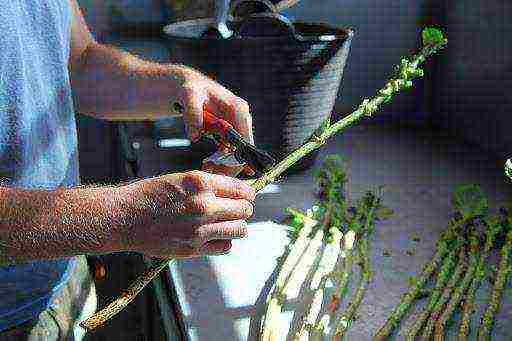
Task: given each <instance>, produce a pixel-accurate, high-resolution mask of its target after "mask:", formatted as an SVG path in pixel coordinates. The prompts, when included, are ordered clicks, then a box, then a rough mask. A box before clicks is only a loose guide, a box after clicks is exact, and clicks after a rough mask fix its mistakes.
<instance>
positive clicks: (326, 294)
mask: <svg viewBox="0 0 512 341" xmlns="http://www.w3.org/2000/svg"><path fill="white" fill-rule="evenodd" d="M315 178H316V180H317V183H318V185H319V189H320V190H319V193H318V194H319V200H318V202H317V203H316V204H315V205H314V206H312V208H311V209H308V210H307V211H306V212H301V211H299V210H294V209H288V213H289V217H288V221H287V225H289V226H290V239H291V241H290V244H289V246H288V248H287V250H286V251H285V254H284V255H283V257H282V258H281V260H282V262H281V265H280V267H279V269H278V274H277V279H276V280H275V282H274V283H273V287H272V288H271V290H270V292H269V294H268V296H267V300H266V310H265V313H264V316H263V318H262V321H261V329H260V340H264V341H269V340H283V335H284V334H285V333H286V331H285V330H284V328H287V326H284V325H283V323H282V319H281V314H282V313H283V312H284V310H287V308H286V309H285V308H284V307H288V306H289V303H290V302H293V301H295V302H297V301H299V303H300V304H298V305H297V307H298V306H299V305H300V309H299V308H297V309H294V311H293V313H294V318H293V322H292V325H291V326H289V327H288V336H287V339H292V340H324V339H329V340H341V339H342V338H343V336H344V335H345V333H346V332H347V331H348V329H349V328H350V326H351V324H352V322H353V321H354V320H355V319H356V318H357V312H358V309H359V306H360V305H361V302H362V300H363V298H364V295H365V292H366V289H367V287H368V285H369V283H370V282H371V280H372V266H371V262H370V260H371V249H372V247H371V239H372V235H373V230H374V224H375V221H376V220H378V219H383V218H386V217H388V216H389V215H390V214H391V213H392V212H391V210H389V209H387V208H385V207H383V206H382V204H381V197H380V193H378V194H376V193H374V192H373V191H367V192H366V193H365V194H364V195H363V196H362V197H361V198H359V200H357V201H356V203H355V205H354V206H350V205H349V202H348V200H347V198H346V191H345V187H346V180H347V179H346V173H345V169H344V160H343V158H342V157H340V156H338V155H329V156H327V157H326V159H325V161H324V163H323V165H322V167H321V168H320V169H319V171H317V173H316V174H315ZM378 192H380V190H379V191H378ZM355 264H357V265H358V266H359V269H360V271H359V276H358V281H357V283H356V285H355V288H354V290H349V282H350V281H351V280H352V279H353V277H356V276H355V274H353V268H354V265H355ZM349 291H351V295H350V296H351V297H347V296H349V295H348V294H349ZM349 298H350V301H347V302H345V300H348V299H349Z"/></svg>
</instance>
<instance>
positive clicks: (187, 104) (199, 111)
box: [170, 65, 254, 143]
mask: <svg viewBox="0 0 512 341" xmlns="http://www.w3.org/2000/svg"><path fill="white" fill-rule="evenodd" d="M171 70H172V74H173V75H175V77H177V78H178V79H180V80H181V82H180V83H181V84H180V85H179V86H178V91H177V93H176V98H171V99H170V100H171V110H172V113H173V114H183V118H184V120H185V127H186V129H187V134H188V135H189V137H190V139H191V140H193V141H196V140H197V139H198V138H199V136H200V134H201V131H202V129H203V109H207V110H208V111H210V112H212V113H213V114H214V115H216V116H218V117H220V118H223V119H225V120H226V121H228V122H229V123H231V124H232V125H233V127H234V128H235V129H236V130H237V131H238V132H239V133H240V134H242V135H243V136H244V137H245V138H246V139H247V141H249V142H250V143H254V137H253V133H252V118H251V114H250V110H249V105H248V103H247V102H246V101H245V100H243V99H242V98H240V97H238V96H236V95H234V94H233V93H232V92H231V91H229V90H228V89H226V88H225V87H223V86H222V85H220V84H219V83H217V82H215V81H214V80H212V79H210V78H208V77H206V76H205V75H203V74H202V73H200V72H199V71H197V70H194V69H192V68H189V67H186V66H182V65H173V66H171ZM176 102H177V103H178V105H177V106H173V105H172V104H173V103H176Z"/></svg>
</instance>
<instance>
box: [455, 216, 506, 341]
mask: <svg viewBox="0 0 512 341" xmlns="http://www.w3.org/2000/svg"><path fill="white" fill-rule="evenodd" d="M500 230H501V226H500V225H499V224H497V223H496V224H489V225H487V226H486V230H485V234H486V241H485V246H484V250H483V252H482V253H481V254H480V257H479V259H478V261H477V264H476V266H475V269H474V277H473V278H472V280H471V284H470V286H469V288H468V289H467V292H466V294H465V296H464V304H463V307H462V321H461V323H460V327H459V335H458V340H459V341H465V340H467V339H468V338H469V333H470V326H471V317H472V315H473V312H474V309H475V308H474V301H475V295H476V291H477V290H478V288H479V287H480V284H481V283H482V280H483V279H484V277H485V264H486V262H487V258H488V257H489V253H490V252H491V249H492V247H493V245H494V241H495V239H496V235H497V234H498V233H499V231H500Z"/></svg>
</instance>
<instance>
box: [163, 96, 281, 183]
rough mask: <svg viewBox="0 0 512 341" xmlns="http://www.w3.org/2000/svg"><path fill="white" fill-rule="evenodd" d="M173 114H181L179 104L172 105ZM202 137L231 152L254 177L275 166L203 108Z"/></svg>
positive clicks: (232, 129)
mask: <svg viewBox="0 0 512 341" xmlns="http://www.w3.org/2000/svg"><path fill="white" fill-rule="evenodd" d="M172 109H173V111H174V112H175V113H178V114H183V112H184V107H183V105H181V103H179V102H177V101H176V102H174V103H173V104H172ZM203 135H206V136H207V137H210V138H212V139H213V140H214V141H215V142H216V143H217V144H218V145H219V146H221V147H222V148H224V149H226V150H230V151H232V152H233V154H234V156H235V158H236V160H237V161H238V162H240V163H246V164H247V165H248V166H249V167H250V168H251V170H252V171H253V172H254V173H255V174H256V175H258V176H259V175H261V174H263V173H264V172H266V171H268V170H269V169H270V168H272V167H273V166H274V165H275V164H276V160H275V159H274V158H273V157H272V156H270V155H269V154H268V153H267V152H265V151H264V150H262V149H259V148H257V147H256V146H254V145H253V144H251V143H249V142H247V141H246V140H245V139H244V137H243V136H242V135H240V133H238V132H237V131H236V130H235V128H233V126H232V125H231V124H230V123H229V122H227V121H225V120H223V119H221V118H219V117H217V116H215V115H214V114H212V113H211V112H209V111H208V110H206V108H203Z"/></svg>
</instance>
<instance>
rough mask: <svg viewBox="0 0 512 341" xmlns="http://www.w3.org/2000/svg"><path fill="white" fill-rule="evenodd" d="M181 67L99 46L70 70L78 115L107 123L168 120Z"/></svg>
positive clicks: (94, 45)
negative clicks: (108, 121)
mask: <svg viewBox="0 0 512 341" xmlns="http://www.w3.org/2000/svg"><path fill="white" fill-rule="evenodd" d="M184 69H186V68H184V67H182V66H178V65H171V64H158V63H153V62H149V61H144V60H142V59H140V58H138V57H136V56H133V55H131V54H129V53H127V52H123V51H121V50H119V49H116V48H114V47H111V46H106V45H102V44H98V43H93V44H91V45H89V47H88V48H87V49H86V51H85V52H84V53H83V56H82V60H81V63H80V65H79V66H78V67H76V68H75V70H71V73H70V75H71V85H72V89H73V94H74V99H75V105H76V108H77V110H78V111H79V112H81V113H83V114H87V115H91V116H94V117H97V118H102V119H106V120H154V119H157V118H162V117H166V116H169V113H170V111H169V108H170V106H169V101H170V100H171V99H172V98H174V97H175V96H176V95H177V91H178V88H179V87H180V86H181V85H182V84H183V82H184V78H183V70H184Z"/></svg>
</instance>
